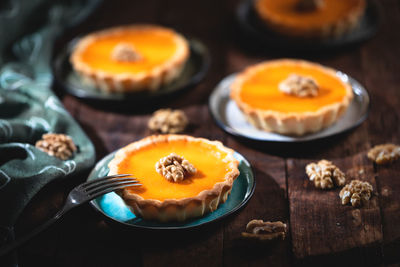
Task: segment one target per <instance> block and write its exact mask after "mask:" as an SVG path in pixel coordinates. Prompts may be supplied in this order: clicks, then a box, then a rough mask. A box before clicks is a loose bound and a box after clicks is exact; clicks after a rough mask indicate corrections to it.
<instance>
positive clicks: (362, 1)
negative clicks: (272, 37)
mask: <svg viewBox="0 0 400 267" xmlns="http://www.w3.org/2000/svg"><path fill="white" fill-rule="evenodd" d="M300 1H304V0H279V1H277V0H256V1H255V4H254V7H255V10H256V13H257V14H258V17H259V18H260V19H261V20H262V21H263V22H264V23H265V24H266V25H267V26H268V27H269V28H271V29H272V30H274V31H276V32H278V33H281V34H284V35H288V36H293V37H303V38H329V37H338V36H341V35H343V34H345V33H347V32H349V31H351V30H353V29H354V28H355V27H357V25H358V24H359V21H360V19H361V17H362V16H363V14H364V12H365V8H366V0H314V1H322V5H321V6H320V7H317V8H315V9H314V10H309V11H299V10H298V9H296V5H297V4H298V2H300Z"/></svg>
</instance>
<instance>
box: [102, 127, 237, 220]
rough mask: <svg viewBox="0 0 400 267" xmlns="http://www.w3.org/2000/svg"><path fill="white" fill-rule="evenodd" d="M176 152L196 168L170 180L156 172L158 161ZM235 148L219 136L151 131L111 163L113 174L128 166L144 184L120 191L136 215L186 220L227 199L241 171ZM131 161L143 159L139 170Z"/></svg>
mask: <svg viewBox="0 0 400 267" xmlns="http://www.w3.org/2000/svg"><path fill="white" fill-rule="evenodd" d="M197 149H200V150H201V151H202V152H199V151H198V150H197ZM191 150H192V151H191ZM172 152H176V153H177V154H178V155H180V156H183V157H184V158H185V159H187V160H189V161H190V162H191V163H193V164H194V166H195V167H196V169H197V173H196V174H195V175H193V177H190V178H187V179H188V180H187V181H185V180H184V181H182V182H171V181H168V180H166V179H165V178H164V177H163V176H161V175H160V174H159V173H157V172H156V170H155V163H156V162H154V161H157V160H158V159H159V158H160V157H163V156H167V155H169V154H170V153H172ZM233 154H234V151H233V150H232V149H229V148H226V147H225V146H223V144H222V143H221V142H219V141H210V140H207V139H204V138H195V137H191V136H187V135H172V134H169V135H153V136H149V137H146V138H144V139H142V140H140V141H137V142H134V143H131V144H129V145H128V146H126V147H124V148H122V149H120V150H119V151H118V152H117V153H116V154H115V157H114V159H112V160H111V162H110V163H109V165H108V167H109V169H110V172H109V175H113V174H118V173H124V172H125V173H126V172H129V173H132V174H133V175H134V176H135V177H137V178H138V180H139V181H140V183H141V184H142V186H141V187H135V188H126V189H123V190H121V191H119V192H117V193H118V194H119V195H120V196H121V197H122V199H123V200H124V202H125V203H126V205H127V206H128V207H129V208H130V209H131V210H132V211H133V213H135V214H136V215H138V216H141V217H142V218H144V219H146V220H157V221H161V222H168V221H184V220H187V219H189V218H195V217H200V216H203V215H204V214H206V213H209V212H212V211H214V210H216V209H217V207H218V205H219V204H221V203H224V202H225V201H226V200H227V198H228V195H229V194H230V192H231V190H232V186H233V182H234V180H235V179H236V178H237V177H238V176H239V169H238V165H239V162H238V161H237V160H236V159H235V158H234V156H233ZM130 162H136V163H137V164H140V170H139V168H136V170H137V171H136V172H135V166H133V165H134V163H133V164H132V163H130ZM130 164H132V165H130ZM142 175H143V177H140V176H142ZM138 176H139V177H138ZM144 176H146V177H147V178H146V177H144Z"/></svg>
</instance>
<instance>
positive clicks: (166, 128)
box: [148, 109, 188, 133]
mask: <svg viewBox="0 0 400 267" xmlns="http://www.w3.org/2000/svg"><path fill="white" fill-rule="evenodd" d="M187 124H188V119H187V117H186V115H185V113H184V112H183V111H182V110H177V109H176V110H172V109H159V110H157V111H156V112H154V113H153V116H152V117H151V118H150V120H149V123H148V127H149V128H150V130H152V131H158V132H161V133H179V132H182V131H183V130H184V129H185V128H186V125H187Z"/></svg>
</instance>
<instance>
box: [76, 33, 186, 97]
mask: <svg viewBox="0 0 400 267" xmlns="http://www.w3.org/2000/svg"><path fill="white" fill-rule="evenodd" d="M189 54H190V50H189V45H188V42H187V41H186V39H185V38H184V37H183V36H181V35H180V34H178V33H177V32H175V31H173V30H171V29H168V28H165V27H160V26H154V25H131V26H121V27H115V28H110V29H106V30H102V31H98V32H94V33H91V34H89V35H87V36H85V37H83V38H82V39H81V40H80V41H79V42H78V44H77V45H76V47H75V48H74V50H73V52H72V54H71V57H70V61H71V64H72V66H73V68H74V70H75V71H76V72H77V73H78V74H80V76H81V77H82V78H83V80H84V81H86V82H88V83H89V84H91V85H93V86H95V87H96V88H99V89H100V90H102V91H104V92H111V93H112V92H132V91H143V90H158V89H160V88H161V87H162V86H163V85H166V84H168V83H170V82H172V81H173V80H175V79H176V78H177V77H178V76H179V75H180V74H181V72H182V70H183V68H184V65H185V63H186V61H187V60H188V58H189Z"/></svg>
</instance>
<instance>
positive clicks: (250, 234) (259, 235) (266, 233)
mask: <svg viewBox="0 0 400 267" xmlns="http://www.w3.org/2000/svg"><path fill="white" fill-rule="evenodd" d="M286 232H287V226H286V224H284V223H283V222H281V221H276V222H264V221H263V220H251V221H250V222H249V223H248V224H247V225H246V231H245V232H242V237H244V238H246V239H253V240H259V241H270V240H274V239H281V240H284V239H285V237H286Z"/></svg>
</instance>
